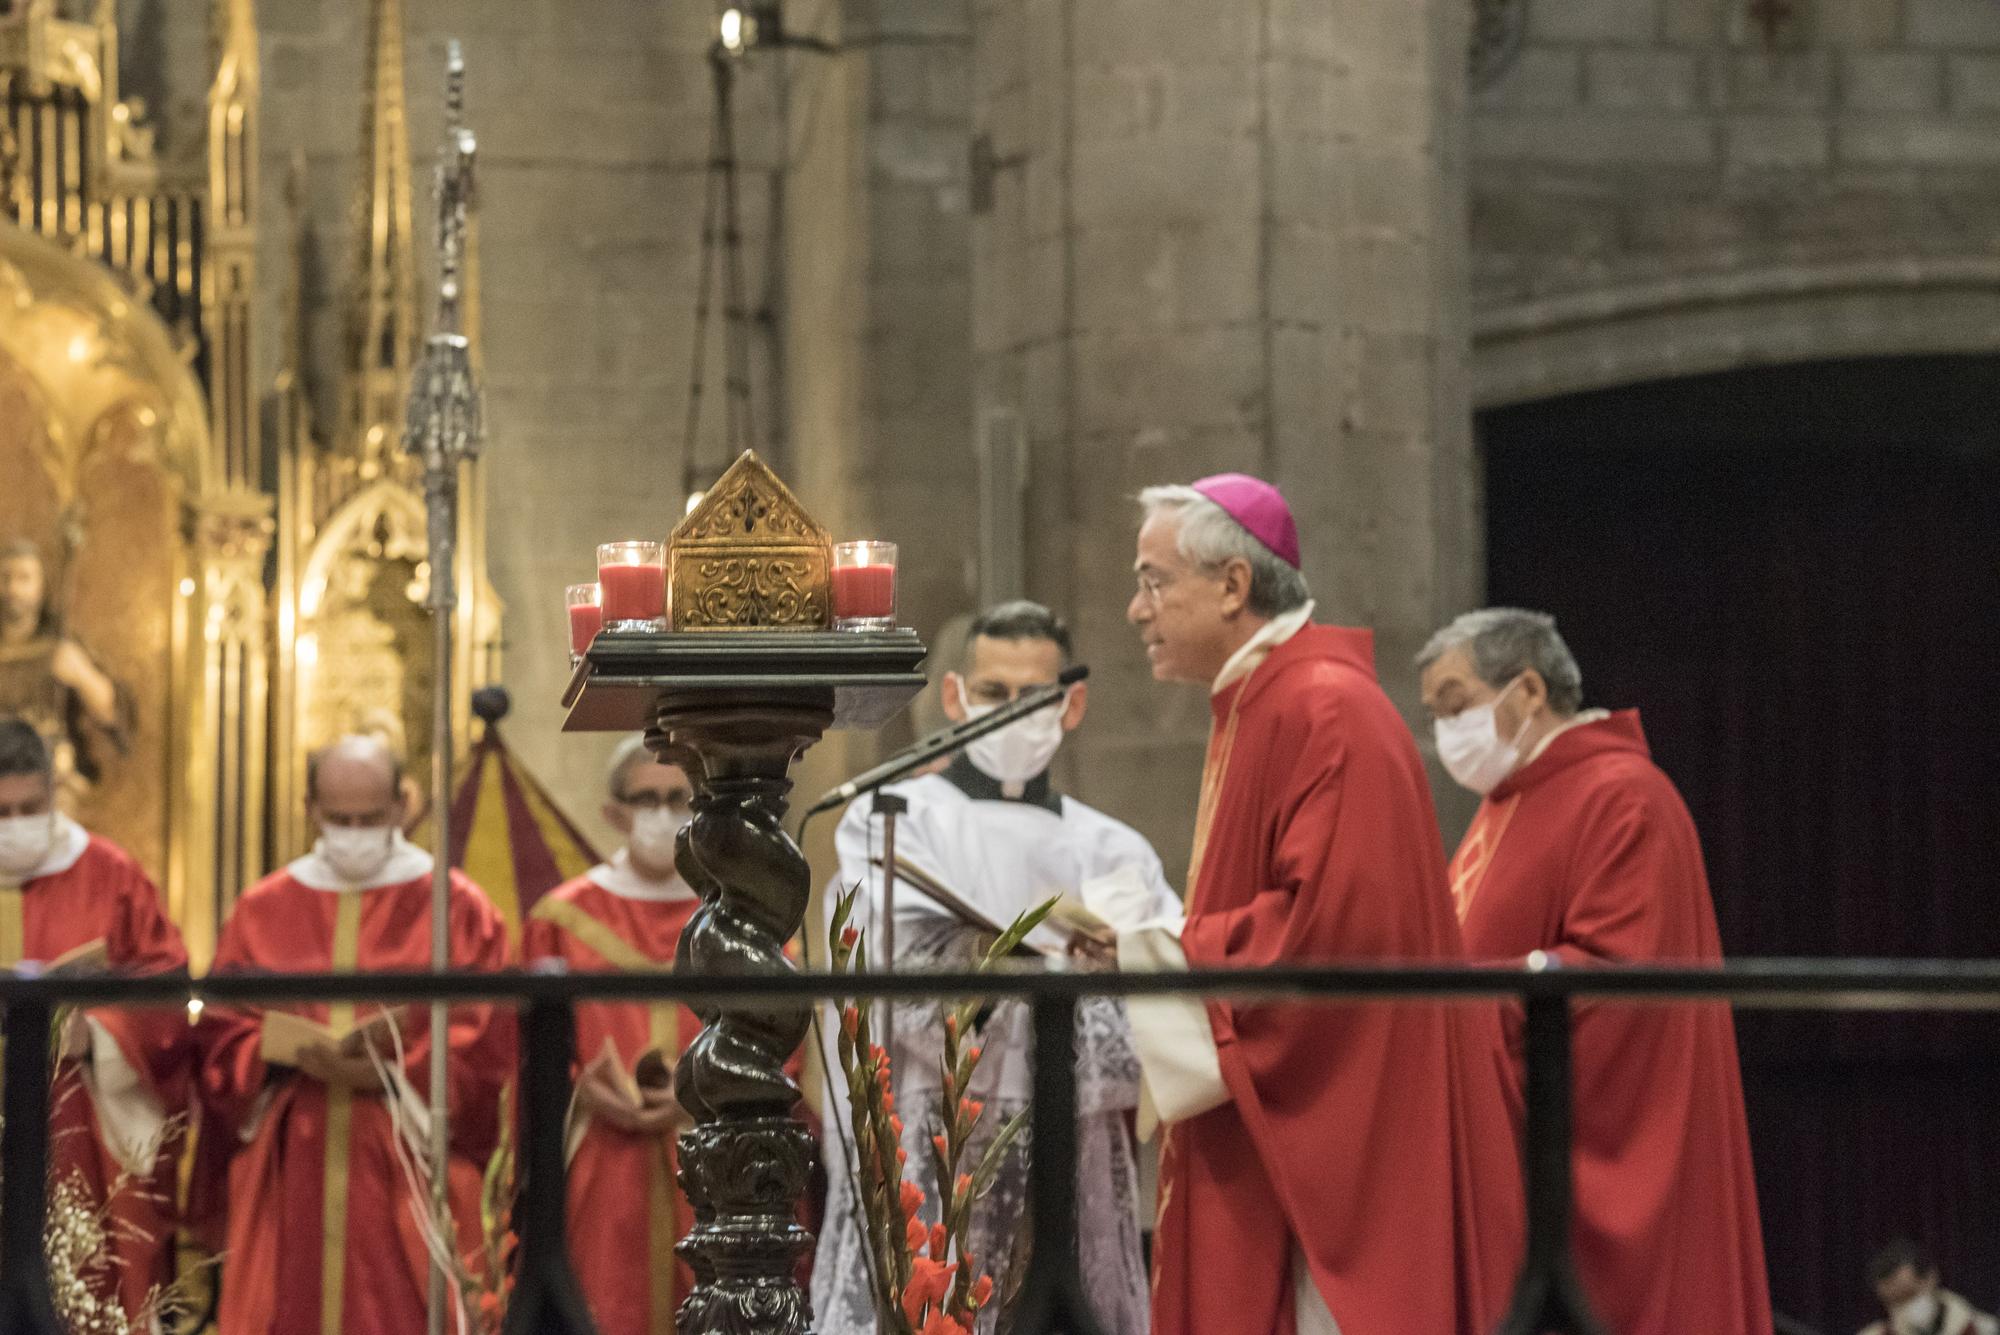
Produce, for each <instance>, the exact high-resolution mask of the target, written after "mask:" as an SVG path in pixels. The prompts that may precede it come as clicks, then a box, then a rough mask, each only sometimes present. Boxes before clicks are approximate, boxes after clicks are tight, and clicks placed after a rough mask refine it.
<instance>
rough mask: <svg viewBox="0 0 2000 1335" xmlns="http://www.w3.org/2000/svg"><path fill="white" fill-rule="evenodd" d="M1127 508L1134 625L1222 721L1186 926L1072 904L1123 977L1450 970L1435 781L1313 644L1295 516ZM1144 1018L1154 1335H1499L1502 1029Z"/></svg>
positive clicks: (1246, 493)
mask: <svg viewBox="0 0 2000 1335" xmlns="http://www.w3.org/2000/svg"><path fill="white" fill-rule="evenodd" d="M1139 499H1140V504H1141V506H1142V507H1143V508H1144V511H1145V520H1144V523H1143V525H1142V527H1141V528H1140V530H1139V540H1138V559H1137V561H1136V562H1135V566H1134V568H1135V570H1136V572H1137V575H1138V583H1139V588H1138V592H1137V593H1136V594H1135V595H1134V596H1133V598H1132V602H1131V604H1130V606H1129V607H1128V608H1127V610H1126V615H1127V616H1128V617H1129V618H1130V620H1131V621H1132V624H1133V625H1135V626H1136V627H1138V630H1139V636H1140V639H1141V640H1142V641H1143V642H1144V644H1145V647H1146V655H1147V658H1148V660H1149V661H1150V662H1151V664H1152V668H1153V675H1154V677H1156V678H1158V679H1160V680H1164V681H1187V682H1199V683H1201V684H1203V685H1205V686H1207V687H1208V688H1209V692H1210V705H1211V710H1212V713H1213V720H1214V721H1213V725H1212V728H1211V731H1210V733H1209V744H1208V757H1207V762H1206V765H1205V767H1204V770H1203V774H1202V786H1201V801H1200V807H1199V810H1198V812H1197V814H1196V817H1195V833H1194V850H1193V855H1192V858H1191V860H1190V864H1189V868H1188V887H1187V888H1188V895H1187V911H1186V914H1185V917H1182V916H1181V915H1180V914H1179V913H1178V912H1175V913H1172V914H1169V915H1166V916H1165V917H1160V918H1155V919H1153V920H1151V921H1145V920H1142V919H1140V918H1139V916H1138V914H1137V912H1125V911H1122V910H1123V905H1122V904H1121V903H1120V902H1117V901H1118V898H1119V897H1117V896H1113V895H1109V894H1106V893H1104V891H1103V888H1102V887H1094V886H1086V887H1085V898H1086V902H1087V903H1089V904H1090V905H1091V907H1092V908H1094V909H1097V910H1098V911H1099V913H1100V915H1101V916H1103V917H1105V918H1106V919H1108V920H1110V921H1111V922H1113V924H1114V925H1115V926H1117V928H1118V929H1119V937H1118V959H1119V965H1120V967H1121V968H1126V969H1143V968H1185V967H1188V966H1189V965H1192V966H1195V967H1200V968H1207V967H1221V968H1231V967H1256V966H1262V965H1270V964H1278V963H1333V962H1336V961H1352V960H1397V961H1409V962H1419V961H1431V960H1456V959H1458V958H1460V957H1461V953H1462V952H1461V949H1460V945H1459V938H1458V924H1457V922H1456V921H1455V920H1454V919H1453V917H1452V912H1451V901H1450V898H1449V896H1448V895H1447V893H1446V889H1445V870H1444V850H1443V845H1442V840H1441V839H1440V837H1439V834H1438V827H1437V817H1436V814H1435V813H1434V812H1433V810H1432V808H1431V797H1430V789H1429V787H1428V784H1427V782H1426V780H1425V777H1424V768H1423V762H1422V761H1421V760H1420V759H1419V757H1418V755H1417V748H1416V746H1415V744H1414V742H1413V741H1412V739H1411V737H1410V733H1409V729H1408V728H1407V727H1405V726H1404V725H1403V721H1402V718H1401V716H1400V715H1399V714H1398V713H1397V712H1396V708H1395V706H1394V705H1392V704H1390V702H1389V698H1388V696H1386V695H1385V694H1383V691H1382V688H1381V687H1380V685H1378V684H1377V682H1376V679H1375V665H1374V646H1373V638H1372V636H1371V635H1370V634H1369V633H1368V632H1367V631H1365V630H1348V629H1343V628H1340V627H1335V626H1321V625H1314V624H1313V623H1312V612H1313V604H1312V600H1311V597H1310V595H1309V593H1308V591H1307V588H1306V581H1305V576H1304V575H1303V574H1302V573H1301V570H1300V551H1299V537H1298V529H1297V526H1296V524H1295V523H1294V521H1293V519H1292V513H1291V509H1290V507H1289V506H1287V505H1286V503H1285V499H1284V497H1283V496H1282V495H1281V494H1279V492H1278V489H1277V488H1276V487H1273V486H1271V485H1270V484H1269V483H1266V482H1262V481H1259V480H1258V479H1256V478H1251V477H1244V476H1242V475H1240V474H1225V475H1223V476H1220V477H1211V478H1204V479H1202V480H1201V481H1199V482H1196V483H1195V484H1194V485H1193V486H1190V487H1154V488H1149V489H1147V490H1146V491H1145V492H1143V493H1141V495H1140V498H1139ZM1093 891H1096V893H1093ZM1130 1009H1131V1014H1132V1026H1133V1035H1134V1039H1135V1042H1136V1044H1137V1046H1138V1049H1139V1056H1140V1062H1141V1066H1142V1071H1143V1080H1144V1087H1145V1093H1146V1095H1147V1097H1148V1098H1149V1100H1150V1102H1151V1105H1152V1109H1153V1111H1154V1112H1156V1113H1157V1114H1158V1116H1159V1118H1160V1120H1161V1121H1162V1122H1164V1123H1165V1124H1166V1128H1167V1129H1166V1137H1165V1140H1164V1142H1163V1144H1162V1147H1161V1156H1160V1157H1161V1167H1160V1206H1159V1224H1158V1228H1157V1231H1156V1232H1155V1234H1154V1245H1153V1258H1154V1301H1153V1335H1270V1332H1272V1331H1288V1332H1289V1331H1297V1332H1298V1333H1299V1335H1328V1333H1329V1332H1331V1333H1334V1335H1337V1333H1338V1332H1341V1331H1345V1332H1346V1333H1347V1335H1375V1333H1376V1332H1381V1331H1395V1332H1398V1335H1474V1332H1479V1333H1480V1335H1484V1332H1486V1331H1490V1330H1491V1329H1492V1328H1493V1325H1494V1323H1495V1322H1496V1321H1497V1320H1498V1319H1499V1316H1500V1313H1501V1309H1502V1308H1503V1307H1504V1306H1505V1304H1506V1301H1507V1296H1508V1291H1509V1287H1510V1285H1511V1282H1512V1279H1513V1270H1514V1265H1515V1263H1516V1262H1517V1261H1518V1259H1519V1257H1520V1254H1521V1251H1520V1248H1521V1227H1522V1225H1521V1201H1520V1176H1519V1162H1518V1158H1517V1155H1516V1151H1515V1142H1514V1137H1513V1135H1512V1133H1511V1129H1510V1127H1509V1125H1508V1121H1507V1113H1506V1109H1505V1106H1504V1104H1503V1101H1502V1099H1503V1090H1502V1088H1501V1084H1500V1077H1499V1072H1498V1069H1497V1066H1498V1062H1497V1058H1498V1053H1499V1041H1500V1035H1499V1020H1498V1015H1497V1008H1494V1007H1491V1006H1487V1005H1479V1004H1475V1005H1472V1006H1464V1007H1460V1008H1456V1009H1454V1008H1453V1007H1450V1006H1445V1005H1441V1004H1438V1003H1433V1002H1406V1003H1397V1004H1392V1005H1380V1004H1372V1003H1371V1004H1358V1003H1350V1004H1329V1005H1310V1006H1302V1005H1297V1004H1290V1003H1273V1002H1270V1001H1247V1002H1246V1001H1239V1000H1237V999H1234V998H1214V999H1209V1000H1207V1001H1205V1002H1203V1001H1196V1000H1193V999H1188V998H1180V999H1174V1000H1173V1001H1171V1002H1169V1003H1164V1004H1157V1005H1156V1004H1141V1003H1140V1002H1139V1001H1136V1000H1135V1001H1134V1002H1133V1004H1132V1006H1131V1008H1130ZM1142 1120H1143V1119H1142ZM1219 1257H1227V1258H1228V1264H1227V1265H1218V1264H1217V1263H1216V1262H1217V1258H1219Z"/></svg>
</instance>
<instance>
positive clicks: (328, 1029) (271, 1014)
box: [257, 1006, 409, 1066]
mask: <svg viewBox="0 0 2000 1335" xmlns="http://www.w3.org/2000/svg"><path fill="white" fill-rule="evenodd" d="M408 1009H409V1008H408V1007H406V1006H394V1007H390V1008H388V1009H384V1010H378V1011H376V1012H375V1013H374V1014H372V1015H370V1016H369V1017H368V1018H367V1019H365V1020H362V1021H361V1022H359V1023H358V1024H356V1025H354V1027H353V1028H351V1029H335V1028H334V1027H333V1026H331V1025H325V1024H321V1023H320V1022H319V1021H317V1020H308V1019H307V1018H306V1017H305V1016H303V1015H294V1014H293V1013H292V1012H290V1011H265V1012H264V1025H263V1029H264V1032H263V1037H262V1039H261V1040H260V1041H259V1043H258V1047H257V1055H258V1056H260V1057H262V1058H263V1059H264V1060H265V1061H266V1062H268V1063H270V1064H273V1065H277V1066H297V1065H298V1064H299V1053H300V1052H302V1051H303V1050H305V1049H306V1048H309V1047H311V1046H313V1045H314V1044H315V1043H331V1044H333V1045H334V1046H335V1047H336V1048H338V1049H339V1050H340V1052H341V1054H342V1055H343V1056H348V1057H358V1056H360V1055H361V1053H362V1052H363V1050H364V1048H363V1045H364V1044H368V1045H372V1046H373V1047H374V1048H375V1049H376V1050H377V1051H378V1052H379V1051H386V1050H387V1049H388V1046H389V1031H390V1030H392V1029H401V1028H402V1026H403V1021H404V1019H405V1018H406V1012H407V1011H408Z"/></svg>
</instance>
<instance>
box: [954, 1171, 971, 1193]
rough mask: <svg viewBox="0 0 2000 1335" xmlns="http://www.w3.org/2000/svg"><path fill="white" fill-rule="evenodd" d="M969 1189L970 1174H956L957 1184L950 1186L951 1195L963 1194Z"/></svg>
mask: <svg viewBox="0 0 2000 1335" xmlns="http://www.w3.org/2000/svg"><path fill="white" fill-rule="evenodd" d="M971 1190H972V1174H970V1173H960V1174H959V1175H958V1182H957V1184H956V1185H955V1186H953V1188H952V1195H954V1196H963V1195H964V1194H965V1193H966V1192H968V1191H971Z"/></svg>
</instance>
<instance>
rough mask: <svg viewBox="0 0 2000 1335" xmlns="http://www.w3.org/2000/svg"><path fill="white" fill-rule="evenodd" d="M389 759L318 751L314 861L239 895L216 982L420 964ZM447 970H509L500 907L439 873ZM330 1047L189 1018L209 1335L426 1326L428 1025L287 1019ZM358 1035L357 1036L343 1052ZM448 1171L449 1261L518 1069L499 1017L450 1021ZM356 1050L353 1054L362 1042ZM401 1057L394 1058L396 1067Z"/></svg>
mask: <svg viewBox="0 0 2000 1335" xmlns="http://www.w3.org/2000/svg"><path fill="white" fill-rule="evenodd" d="M400 777H401V776H400V773H399V767H398V766H397V765H396V764H395V762H394V761H393V759H392V758H391V756H390V753H389V752H388V750H387V749H386V748H385V747H383V746H382V744H381V743H380V742H378V741H374V740H372V739H361V738H349V739H345V740H343V741H340V742H336V743H334V744H333V745H332V746H331V747H329V748H328V749H327V750H325V751H323V752H321V753H319V754H318V755H316V756H315V757H314V758H313V762H312V765H311V767H310V769H309V771H308V780H307V790H308V797H307V802H308V807H309V810H310V811H311V813H312V816H313V819H314V822H315V823H316V824H317V825H318V827H319V829H320V831H321V835H320V839H319V842H318V843H317V844H315V845H314V848H313V851H312V852H311V853H310V854H308V855H307V856H305V857H303V858H300V859H298V860H297V861H296V862H293V863H292V864H291V865H289V866H287V867H286V868H285V869H284V870H282V871H279V872H277V873H275V874H273V875H271V876H268V877H266V878H265V879H264V880H262V881H259V882H258V883H257V884H256V885H254V886H251V887H250V888H249V889H248V890H246V891H244V892H243V896H242V898H241V899H239V900H238V901H237V904H236V907H235V909H234V910H233V911H232V912H231V913H230V916H229V921H228V923H227V924H226V925H225V927H224V928H223V932H222V941H221V944H220V946H219V947H218V949H217V952H216V959H215V970H216V972H217V973H225V972H264V971H270V972H288V971H289V972H301V971H305V972H320V971H329V970H330V971H333V972H339V973H352V972H363V973H365V972H373V971H385V970H400V971H419V972H420V971H424V970H428V969H429V968H430V965H431V932H430V922H431V858H430V855H429V854H428V853H425V852H423V851H422V850H420V849H417V848H414V847H412V846H411V845H409V844H407V843H405V842H403V838H402V833H401V817H402V812H401V806H402V800H403V799H402V795H401V790H400V784H399V782H398V781H399V779H400ZM450 932H451V942H450V952H451V962H452V965H453V967H454V968H455V969H459V970H480V969H484V970H492V969H499V968H501V967H503V966H505V965H506V963H507V960H508V948H507V931H506V926H505V923H504V920H503V919H502V918H501V916H500V914H499V911H498V910H496V909H495V908H494V907H493V905H492V904H491V903H490V902H488V900H487V898H486V896H485V895H484V894H483V893H482V892H481V891H480V890H479V888H478V887H477V886H475V885H473V884H472V882H471V881H469V880H467V879H465V877H463V876H461V875H459V874H458V873H456V872H454V873H453V874H452V879H451V902H450ZM288 1009H289V1010H290V1011H291V1012H292V1013H294V1014H296V1015H299V1016H302V1017H305V1018H307V1019H310V1020H312V1021H315V1022H317V1023H319V1024H321V1025H324V1026H326V1027H327V1029H328V1031H329V1036H328V1037H324V1038H320V1039H317V1040H310V1039H309V1041H306V1042H304V1043H302V1044H301V1043H295V1042H293V1041H292V1038H291V1037H288V1036H296V1034H297V1032H298V1031H297V1028H296V1026H294V1025H291V1024H289V1023H284V1024H281V1023H280V1020H279V1017H278V1016H277V1015H276V1014H275V1013H273V1012H261V1011H252V1012H242V1011H236V1012H224V1011H222V1010H221V1008H219V1007H211V1008H209V1011H208V1012H207V1013H205V1014H204V1016H203V1018H202V1030H203V1033H202V1043H203V1047H204V1049H205V1052H206V1063H205V1066H206V1069H205V1071H204V1074H203V1086H204V1088H203V1093H204V1096H205V1099H206V1106H207V1109H208V1112H209V1113H210V1114H211V1116H212V1117H213V1119H214V1120H213V1121H212V1122H205V1123H204V1124H203V1133H204V1134H203V1137H202V1139H203V1143H204V1145H205V1146H209V1147H211V1148H220V1149H221V1150H222V1151H223V1152H224V1153H225V1154H226V1155H227V1199H226V1208H227V1221H226V1244H225V1254H224V1259H223V1271H222V1305H221V1310H220V1314H219V1319H218V1326H219V1329H220V1332H221V1335H410V1333H411V1332H415V1331H421V1330H423V1329H424V1324H425V1307H426V1293H427V1288H428V1284H429V1278H428V1276H429V1261H428V1259H427V1254H426V1251H425V1246H424V1233H423V1231H422V1225H421V1224H420V1222H419V1215H420V1214H421V1215H422V1217H423V1218H425V1219H428V1207H427V1205H425V1204H424V1203H423V1202H424V1201H425V1200H426V1199H427V1196H428V1192H427V1190H426V1189H425V1188H424V1187H422V1186H421V1183H422V1182H423V1181H424V1180H425V1178H426V1175H427V1174H426V1159H427V1148H426V1147H427V1145H428V1130H427V1127H428V1119H429V1115H430V1110H429V1108H428V1107H427V1106H426V1103H425V1100H426V1099H427V1098H428V1095H429V1089H430V1078H429V1059H430V1052H429V1046H430V1045H429V1037H430V1026H429V1013H428V1011H425V1010H423V1009H421V1008H417V1009H414V1010H412V1011H411V1012H409V1013H408V1014H407V1015H399V1014H397V1013H395V1012H391V1013H388V1014H386V1015H385V1014H383V1013H382V1012H380V1009H379V1008H376V1007H371V1006H367V1005H361V1006H356V1005H353V1004H351V1003H339V1004H335V1005H326V1004H324V1003H314V1004H309V1005H303V1006H299V1007H295V1008H288ZM357 1026H358V1027H359V1031H360V1034H361V1039H360V1040H355V1041H350V1042H348V1043H345V1044H343V1043H340V1042H338V1041H336V1040H338V1039H339V1038H341V1037H344V1036H346V1035H349V1034H351V1033H354V1032H355V1031H356V1030H357ZM449 1033H450V1042H451V1060H450V1065H449V1069H450V1094H449V1097H450V1101H451V1102H450V1110H449V1111H450V1128H451V1150H452V1158H451V1168H450V1175H449V1177H450V1180H449V1183H448V1188H449V1194H450V1198H451V1203H452V1210H453V1215H454V1219H455V1223H456V1227H457V1230H458V1237H457V1238H456V1239H455V1240H453V1242H454V1245H455V1246H456V1249H457V1251H458V1253H459V1254H460V1255H461V1256H466V1255H474V1254H476V1248H477V1244H478V1241H479V1231H478V1230H479V1187H480V1179H481V1175H482V1174H483V1172H484V1170H485V1166H486V1163H487V1160H488V1157H489V1156H490V1155H491V1153H492V1151H493V1148H494V1145H495V1143H496V1141H497V1136H498V1131H499V1110H500V1098H501V1090H502V1087H503V1086H505V1085H507V1084H509V1083H510V1082H511V1079H512V1075H513V1072H514V1045H513V1030H512V1023H511V1016H510V1015H509V1014H508V1013H507V1012H506V1011H504V1010H500V1009H498V1008H496V1007H493V1006H490V1005H466V1006H454V1007H453V1008H452V1009H451V1014H450V1029H449ZM357 1049H358V1050H357ZM399 1057H400V1060H399Z"/></svg>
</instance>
